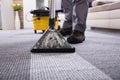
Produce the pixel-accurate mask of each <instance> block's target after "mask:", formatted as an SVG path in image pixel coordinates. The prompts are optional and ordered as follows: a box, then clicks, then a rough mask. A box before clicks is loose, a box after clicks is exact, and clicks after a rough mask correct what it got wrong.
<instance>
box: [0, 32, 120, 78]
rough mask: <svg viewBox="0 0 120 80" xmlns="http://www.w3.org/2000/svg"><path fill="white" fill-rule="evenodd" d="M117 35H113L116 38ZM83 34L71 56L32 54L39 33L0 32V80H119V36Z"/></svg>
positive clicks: (100, 33)
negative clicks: (83, 40) (31, 50)
mask: <svg viewBox="0 0 120 80" xmlns="http://www.w3.org/2000/svg"><path fill="white" fill-rule="evenodd" d="M116 34H117V35H116ZM116 34H114V33H113V34H111V32H110V33H109V32H105V33H104V32H98V31H91V30H87V31H86V41H85V42H84V43H82V44H76V45H72V46H75V48H76V52H75V53H73V54H71V53H67V54H62V53H60V54H59V53H57V54H56V53H54V54H53V53H51V54H48V53H43V54H32V53H30V49H31V48H32V46H33V45H34V44H35V43H36V42H37V40H38V39H39V37H40V36H41V35H40V34H34V33H33V30H18V31H0V80H112V79H113V80H120V77H119V75H120V54H119V53H120V37H119V34H118V33H116Z"/></svg>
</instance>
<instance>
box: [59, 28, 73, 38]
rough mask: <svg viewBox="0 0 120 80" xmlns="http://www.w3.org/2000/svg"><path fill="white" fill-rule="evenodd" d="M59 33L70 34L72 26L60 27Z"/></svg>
mask: <svg viewBox="0 0 120 80" xmlns="http://www.w3.org/2000/svg"><path fill="white" fill-rule="evenodd" d="M60 33H61V34H62V35H63V36H67V35H71V34H72V28H66V29H64V28H62V29H60Z"/></svg>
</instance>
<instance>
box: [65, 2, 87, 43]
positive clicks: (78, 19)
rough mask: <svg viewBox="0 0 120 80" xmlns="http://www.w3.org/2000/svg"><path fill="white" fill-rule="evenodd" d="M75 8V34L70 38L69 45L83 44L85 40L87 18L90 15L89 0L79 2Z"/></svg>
mask: <svg viewBox="0 0 120 80" xmlns="http://www.w3.org/2000/svg"><path fill="white" fill-rule="evenodd" d="M78 1H80V2H76V3H75V5H74V7H73V16H72V21H73V24H72V26H73V33H72V35H71V36H70V37H68V39H67V41H68V42H69V43H81V42H83V41H84V40H85V35H84V32H85V29H86V18H87V13H88V7H89V4H88V0H78Z"/></svg>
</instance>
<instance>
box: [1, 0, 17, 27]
mask: <svg viewBox="0 0 120 80" xmlns="http://www.w3.org/2000/svg"><path fill="white" fill-rule="evenodd" d="M12 3H13V1H12V0H1V20H2V29H15V23H14V15H13V9H12V7H11V5H12Z"/></svg>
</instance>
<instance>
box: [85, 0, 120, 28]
mask: <svg viewBox="0 0 120 80" xmlns="http://www.w3.org/2000/svg"><path fill="white" fill-rule="evenodd" d="M93 2H94V1H93ZM93 4H94V5H93ZM87 26H88V27H99V28H109V29H120V1H115V2H106V3H101V2H99V1H98V3H97V2H96V4H95V3H92V7H90V8H89V11H88V17H87Z"/></svg>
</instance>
